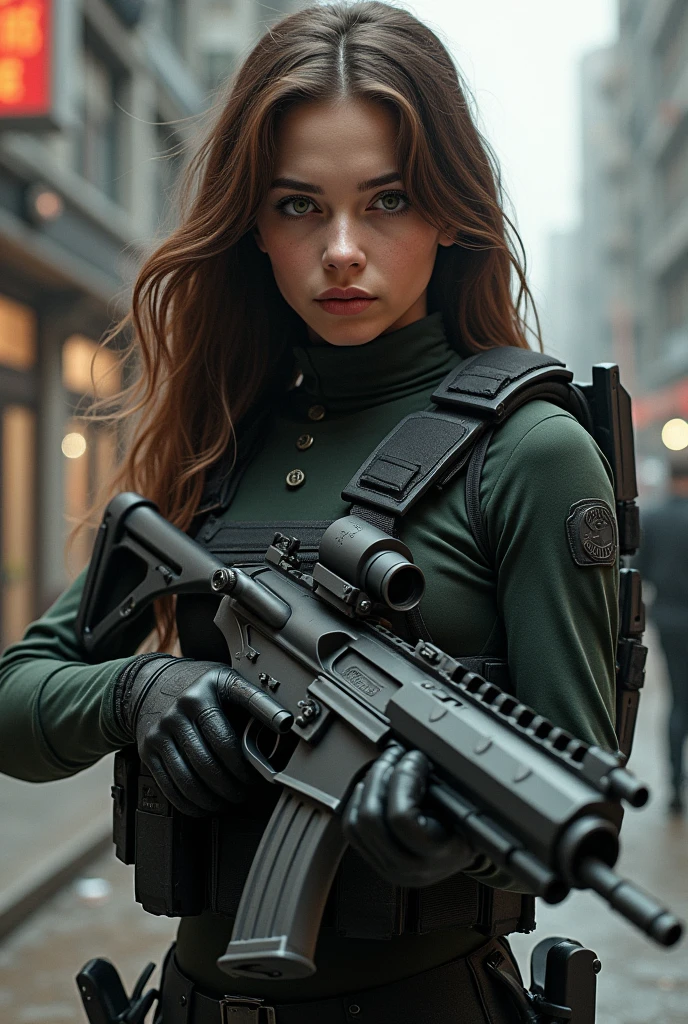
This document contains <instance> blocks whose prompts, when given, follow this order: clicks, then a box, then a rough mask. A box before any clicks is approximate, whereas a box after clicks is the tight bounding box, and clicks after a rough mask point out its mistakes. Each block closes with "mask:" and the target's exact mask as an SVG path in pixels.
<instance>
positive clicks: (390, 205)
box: [381, 196, 400, 210]
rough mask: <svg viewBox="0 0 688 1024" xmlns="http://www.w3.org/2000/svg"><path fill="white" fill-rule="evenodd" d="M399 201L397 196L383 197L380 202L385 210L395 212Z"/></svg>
mask: <svg viewBox="0 0 688 1024" xmlns="http://www.w3.org/2000/svg"><path fill="white" fill-rule="evenodd" d="M399 199H400V197H399V196H383V197H382V200H381V201H382V204H383V206H384V208H385V210H396V208H397V205H398V203H399Z"/></svg>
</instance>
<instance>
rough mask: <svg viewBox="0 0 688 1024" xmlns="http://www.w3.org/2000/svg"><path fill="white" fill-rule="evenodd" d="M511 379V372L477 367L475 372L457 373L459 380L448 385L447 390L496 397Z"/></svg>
mask: <svg viewBox="0 0 688 1024" xmlns="http://www.w3.org/2000/svg"><path fill="white" fill-rule="evenodd" d="M510 380H513V377H512V375H511V374H510V373H506V372H505V371H504V370H492V369H490V368H489V367H484V368H481V369H477V370H476V371H475V372H474V373H468V372H467V373H463V374H460V375H457V380H456V381H453V382H452V383H451V384H450V385H449V386H448V388H447V391H460V392H462V394H467V395H484V396H485V397H486V398H494V397H495V396H496V395H498V394H499V392H500V391H501V390H502V388H503V387H504V385H505V384H508V383H509V381H510Z"/></svg>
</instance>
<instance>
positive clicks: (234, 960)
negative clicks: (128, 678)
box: [77, 493, 682, 979]
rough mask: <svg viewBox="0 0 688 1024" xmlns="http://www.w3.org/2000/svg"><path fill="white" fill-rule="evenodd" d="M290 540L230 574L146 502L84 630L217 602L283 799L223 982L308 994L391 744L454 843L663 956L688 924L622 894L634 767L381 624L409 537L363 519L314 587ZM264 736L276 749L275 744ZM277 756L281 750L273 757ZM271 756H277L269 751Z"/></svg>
mask: <svg viewBox="0 0 688 1024" xmlns="http://www.w3.org/2000/svg"><path fill="white" fill-rule="evenodd" d="M298 547H299V541H298V539H297V538H290V537H287V536H285V535H283V534H280V533H277V534H276V535H275V538H274V541H273V543H272V544H271V545H270V547H269V548H268V550H267V552H266V555H265V562H264V564H263V565H259V566H250V567H245V568H244V569H240V568H227V567H226V566H225V565H224V564H223V563H222V562H220V561H219V560H218V559H216V558H215V557H214V556H212V555H211V554H210V553H209V552H208V551H206V550H205V549H204V548H203V547H202V546H201V545H200V544H198V543H197V542H196V541H194V540H192V539H191V538H189V537H188V536H187V535H186V534H184V533H183V532H182V531H180V530H178V529H177V528H176V527H174V526H173V525H172V524H171V523H169V522H168V521H167V520H166V519H164V518H163V517H162V516H161V515H160V514H159V513H158V512H157V510H156V506H155V505H154V504H153V503H152V502H150V501H147V500H146V499H145V498H142V497H141V496H140V495H137V494H133V493H123V494H119V495H117V496H116V497H115V498H113V499H112V501H111V502H110V503H109V505H108V506H107V508H106V510H105V514H104V517H103V522H102V524H101V526H100V528H99V531H98V535H97V537H96V543H95V546H94V554H93V558H92V560H91V564H90V567H89V571H88V575H87V579H86V584H85V589H84V593H83V597H82V603H81V607H80V610H79V616H78V619H77V632H78V634H79V636H80V638H81V641H82V644H83V647H84V650H85V651H86V653H87V655H91V656H92V655H94V654H95V653H96V652H97V647H98V644H99V643H100V642H102V641H103V640H104V639H105V638H106V637H108V638H109V637H112V636H113V635H115V634H116V633H117V631H118V630H119V629H121V628H122V627H123V626H124V625H125V624H126V623H128V622H129V621H130V620H131V618H132V617H133V616H136V615H137V614H138V613H139V612H141V611H142V610H143V609H144V608H145V607H146V606H147V605H148V604H150V602H151V601H152V600H153V599H154V598H156V597H160V596H161V595H163V594H174V593H195V594H215V595H218V596H221V598H222V599H221V601H220V604H219V607H218V610H217V613H216V615H215V618H214V622H215V624H216V626H217V627H218V629H220V631H221V632H222V634H223V636H224V638H225V640H226V642H227V649H228V652H229V657H230V658H231V664H232V667H233V669H234V670H235V679H234V684H233V688H232V694H231V700H232V702H233V703H235V704H236V705H237V706H240V707H242V708H244V709H245V710H247V711H248V712H249V714H250V720H249V724H248V726H247V727H246V731H245V733H244V737H243V749H244V753H245V755H246V757H247V758H248V759H249V761H250V762H251V763H252V764H253V765H254V767H255V768H256V769H257V771H258V772H260V774H261V775H262V776H263V777H264V778H265V779H268V780H269V781H270V782H273V783H276V784H278V785H279V786H280V787H281V788H282V792H281V796H280V798H279V800H278V802H277V805H276V807H275V810H274V812H273V815H272V817H271V819H270V822H269V824H268V826H267V828H266V830H265V833H264V835H263V837H262V840H261V842H260V846H259V848H258V850H257V853H256V856H255V858H254V861H253V864H252V867H251V871H250V874H249V877H248V880H247V882H246V885H245V887H244V890H243V894H242V898H241V902H240V905H239V909H238V913H237V917H236V921H235V925H234V931H233V934H232V938H231V941H230V942H229V945H228V947H227V951H226V953H225V955H224V956H222V957H221V958H220V960H219V961H218V965H219V966H220V967H221V968H222V969H223V970H224V971H226V972H227V973H228V974H230V975H232V976H238V977H241V976H251V977H254V976H258V977H265V978H270V979H275V978H299V977H305V976H307V975H309V974H311V973H313V972H314V971H315V966H314V962H313V953H314V949H315V943H316V939H317V936H318V931H319V926H320V921H321V917H322V913H323V909H324V905H325V901H326V898H327V895H328V892H329V889H330V885H331V883H332V880H333V878H334V874H335V872H336V869H337V866H338V864H339V861H340V859H341V857H342V854H343V852H344V849H345V846H346V843H345V840H344V838H343V835H342V830H341V827H340V822H339V815H340V812H341V811H342V809H343V807H344V805H345V803H346V801H347V799H348V797H349V795H350V793H351V791H352V789H353V787H354V785H355V784H356V782H357V781H358V780H359V779H360V778H361V776H362V775H363V774H364V773H365V771H366V770H367V768H368V767H369V766H370V764H371V763H372V762H373V761H374V760H375V759H376V758H377V756H378V755H379V753H380V751H381V750H383V749H384V748H385V747H386V746H387V745H388V743H389V742H391V741H395V742H398V743H401V744H402V746H404V747H406V748H417V749H419V750H422V751H423V752H424V753H425V754H426V755H427V756H428V758H429V759H430V761H431V762H432V765H433V771H432V776H431V785H430V789H429V799H430V800H431V801H432V803H433V805H434V806H435V807H436V808H437V809H438V813H439V814H440V815H441V817H442V820H443V821H444V822H445V824H447V825H448V826H449V827H452V828H455V829H456V830H457V832H461V833H462V834H464V835H465V836H466V837H467V838H468V839H469V840H470V842H471V843H472V844H473V845H474V846H475V848H476V849H477V850H478V851H481V852H482V853H484V854H486V855H487V856H488V857H489V858H490V859H491V860H492V861H493V862H494V863H495V864H496V865H498V866H500V867H503V868H505V869H506V870H507V871H509V872H510V874H511V875H512V876H513V877H514V878H515V879H517V880H518V881H519V882H520V883H523V884H524V885H525V886H526V887H528V888H529V889H530V890H531V891H533V892H534V893H535V894H536V895H538V896H541V897H542V898H543V899H544V900H545V901H546V902H548V903H558V902H560V901H561V900H563V899H564V898H565V897H566V896H567V895H568V893H569V892H570V890H571V889H572V888H579V889H592V890H594V891H595V892H597V893H598V894H599V895H600V896H602V898H603V899H604V900H605V901H606V902H607V903H608V904H609V905H610V906H611V907H612V908H614V909H615V910H617V911H618V912H619V913H620V914H621V915H622V916H623V917H625V918H626V919H627V920H628V921H630V922H631V923H633V924H634V925H635V926H636V927H638V928H639V929H640V930H641V931H643V932H644V933H645V934H646V935H648V936H649V937H650V938H652V939H653V940H654V941H655V942H657V943H659V944H661V945H664V946H671V945H673V944H674V943H676V942H678V940H679V938H680V937H681V934H682V925H681V922H680V921H679V920H678V919H677V918H676V917H675V916H674V915H673V914H672V913H671V912H670V911H669V910H667V909H665V908H664V907H662V906H661V905H660V904H659V903H658V902H657V901H656V900H655V899H654V898H653V897H652V896H650V895H648V894H646V893H645V892H643V891H642V890H641V889H639V888H638V887H637V886H636V885H635V884H634V883H632V882H630V881H627V880H624V879H622V878H621V877H620V876H619V875H618V874H617V873H616V872H615V871H614V865H615V863H616V860H617V858H618V854H619V829H620V826H621V821H622V817H623V803H624V802H625V803H628V804H629V805H630V806H632V807H642V806H643V805H644V804H645V803H646V801H647V799H648V795H649V794H648V789H647V787H646V786H645V785H643V784H642V783H641V782H639V781H638V780H637V779H636V778H635V777H634V776H633V775H632V774H631V773H630V772H628V771H627V770H626V769H625V768H624V767H623V764H624V760H625V759H624V758H623V755H620V754H613V753H609V752H607V751H604V750H602V749H601V748H599V747H597V746H590V745H588V744H586V743H584V742H582V741H580V740H578V739H576V738H574V737H573V736H571V735H570V734H569V733H567V732H566V731H565V730H564V729H561V728H559V727H558V726H555V725H553V724H552V723H551V722H549V721H547V720H546V719H545V718H543V717H542V716H541V715H538V714H537V713H536V712H535V711H533V710H532V709H531V708H528V707H526V706H525V705H523V704H521V703H520V702H519V701H518V700H517V699H516V698H515V697H512V696H511V695H509V694H507V693H505V692H504V691H502V690H500V689H499V688H498V687H497V686H495V685H494V684H492V683H489V682H487V681H486V680H485V679H483V678H482V677H481V676H479V675H477V674H476V673H474V672H470V671H467V670H466V668H465V667H464V666H463V665H462V664H461V662H460V661H459V660H457V659H455V658H452V657H450V656H449V655H447V654H445V653H444V652H443V651H441V650H440V649H439V648H437V647H436V646H434V645H433V644H431V643H428V642H425V641H419V642H418V643H417V644H416V645H415V647H413V646H411V645H409V644H407V643H406V642H405V641H403V640H402V639H401V638H399V637H398V636H397V635H395V634H394V633H392V632H391V631H390V630H389V629H387V628H386V627H385V626H383V625H382V624H381V622H380V621H379V619H380V618H382V617H383V616H384V614H385V613H386V614H389V609H392V610H393V611H397V612H400V611H401V612H404V611H408V610H410V609H412V608H414V607H415V606H416V605H418V603H419V602H420V600H421V597H422V595H423V590H424V578H423V574H422V571H421V570H420V569H419V567H418V566H416V565H414V563H413V560H412V557H411V552H410V551H409V549H408V548H407V547H406V545H404V544H403V543H402V542H401V541H400V540H398V539H395V538H392V537H389V536H388V535H387V534H385V533H383V532H382V531H380V530H378V529H377V528H375V527H374V526H371V525H369V524H368V523H367V522H365V521H363V520H362V519H359V518H357V517H355V516H346V517H344V518H342V519H338V520H337V521H336V522H334V523H332V525H331V526H330V527H329V528H328V529H327V531H326V532H325V534H324V536H323V539H322V542H321V545H320V550H319V561H318V562H317V563H316V564H315V566H314V569H313V572H312V575H308V574H306V573H304V572H302V571H301V570H300V569H299V562H298V557H297V551H298ZM266 735H267V736H268V737H269V738H270V742H269V743H267V744H266V742H265V737H266ZM271 748H272V749H271ZM266 751H270V752H269V753H267V752H266Z"/></svg>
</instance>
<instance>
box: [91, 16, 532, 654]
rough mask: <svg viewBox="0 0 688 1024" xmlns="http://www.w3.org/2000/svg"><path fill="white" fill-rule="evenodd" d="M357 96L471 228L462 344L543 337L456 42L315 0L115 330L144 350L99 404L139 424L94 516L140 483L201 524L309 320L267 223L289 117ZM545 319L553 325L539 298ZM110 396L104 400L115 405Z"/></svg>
mask: <svg viewBox="0 0 688 1024" xmlns="http://www.w3.org/2000/svg"><path fill="white" fill-rule="evenodd" d="M342 96H351V97H360V98H365V99H367V100H372V101H375V102H378V103H381V104H384V105H385V107H386V108H387V109H389V110H390V111H391V112H392V114H393V116H394V117H395V119H396V124H397V156H398V160H399V166H400V168H401V169H402V174H403V180H404V187H405V190H406V191H407V192H408V195H409V198H410V201H411V204H412V205H413V206H415V208H416V209H417V210H418V211H419V212H420V214H421V215H422V216H423V217H425V219H426V220H427V221H428V222H430V223H431V224H432V225H433V226H435V227H440V228H442V230H443V231H445V232H447V233H448V234H450V235H451V237H453V238H454V239H455V244H454V245H453V246H451V247H447V248H445V247H440V248H439V251H438V253H437V259H436V263H435V268H434V272H433V274H432V278H431V280H430V285H429V289H428V312H429V313H432V312H435V311H437V310H439V311H440V312H441V313H442V316H443V321H444V326H445V330H446V334H447V338H448V341H449V343H450V344H451V345H452V346H453V347H454V348H455V349H456V351H457V352H459V353H461V354H463V355H468V354H470V353H472V352H476V351H479V350H481V349H486V348H491V347H493V346H498V345H515V346H519V347H523V348H527V347H528V341H527V335H528V332H529V328H528V326H527V323H526V319H527V316H528V310H529V308H532V309H533V311H534V306H533V304H532V297H531V295H530V292H529V290H528V286H527V284H526V278H525V254H524V252H523V246H522V244H521V241H520V238H519V237H518V234H517V232H516V230H515V228H514V227H513V225H512V223H511V221H510V220H509V219H508V217H507V216H506V214H505V211H504V198H503V194H502V189H501V183H500V179H499V171H498V168H497V164H496V160H495V158H494V156H493V154H492V152H491V150H490V148H489V146H488V145H487V144H486V142H485V140H484V139H483V138H482V137H481V135H480V133H479V131H478V129H477V127H476V125H475V123H474V119H473V117H472V113H471V109H470V106H469V102H468V99H467V91H466V89H465V87H464V86H463V84H462V81H461V78H460V75H459V72H458V71H457V69H456V67H455V65H454V63H453V61H452V58H451V57H450V55H449V53H448V52H447V50H446V48H445V47H444V45H443V44H442V42H441V41H440V40H439V39H438V37H437V36H436V35H435V34H434V33H433V32H432V31H431V30H430V29H429V28H428V27H427V26H426V25H424V24H423V23H422V22H420V21H418V19H417V18H415V17H414V16H413V15H411V14H410V13H408V12H407V11H405V10H403V9H400V8H397V7H394V6H392V5H391V4H387V3H381V2H378V0H361V2H353V3H351V2H348V3H347V2H341V0H339V2H335V3H328V4H323V5H316V6H311V7H308V8H305V9H302V10H300V11H298V12H297V13H295V14H292V15H290V16H289V17H286V18H284V19H283V20H282V21H280V22H279V23H278V24H276V25H274V26H272V27H271V28H270V30H269V31H268V32H267V33H266V34H265V35H264V36H263V37H262V39H260V41H259V42H258V43H257V45H256V46H255V47H254V49H253V50H252V51H251V53H250V54H249V55H248V57H247V58H246V60H245V61H244V63H243V64H242V66H241V67H240V69H239V70H238V72H237V74H236V76H235V77H234V79H233V80H232V82H231V83H229V85H228V89H227V92H226V95H224V96H223V97H222V98H221V102H219V103H218V109H217V112H216V115H215V117H214V121H213V123H212V127H211V128H210V130H209V131H208V132H207V134H206V137H205V139H204V140H203V141H202V143H201V145H200V147H199V148H198V150H197V152H196V154H195V156H194V157H193V159H192V160H191V162H190V164H189V166H188V169H187V172H186V175H185V178H184V182H183V187H182V191H181V193H180V203H181V211H182V212H181V219H180V223H179V226H178V227H177V228H176V229H175V230H174V231H173V232H172V234H171V235H170V236H169V237H168V238H166V239H165V240H164V241H163V242H162V244H160V245H159V246H158V248H157V249H156V250H155V251H154V252H153V253H152V255H150V256H149V257H148V258H147V259H146V261H145V263H144V264H143V266H142V267H141V270H140V272H139V274H138V277H137V279H136V282H135V285H134V289H133V296H132V301H131V308H130V311H129V312H128V314H127V315H126V317H125V318H124V319H123V320H122V321H121V322H120V323H119V324H118V325H117V326H116V327H115V328H114V329H113V331H111V332H110V333H109V335H108V336H107V337H106V339H105V343H108V342H109V341H112V340H113V339H114V338H115V337H117V336H120V337H121V336H122V332H123V331H124V332H125V333H126V331H127V330H128V331H129V333H130V339H129V344H128V345H127V346H126V348H125V349H124V351H123V355H122V363H123V364H126V365H131V359H132V357H134V359H135V361H136V364H137V366H138V370H137V373H136V376H135V379H134V380H133V382H132V383H131V384H130V385H129V386H128V387H127V388H126V389H125V390H123V391H122V392H121V394H120V395H119V401H118V403H117V408H116V410H115V411H114V412H113V411H112V406H111V405H110V406H109V409H108V410H105V412H103V407H102V405H100V415H101V419H102V418H106V419H109V420H110V421H115V422H120V423H121V422H122V421H125V420H126V422H127V424H130V425H133V427H132V429H131V430H130V432H129V433H130V437H129V439H128V441H127V443H126V450H125V455H124V457H123V459H122V461H121V463H120V464H119V465H118V467H117V470H116V472H115V473H114V475H113V477H112V479H111V480H110V482H109V487H108V491H107V494H104V493H103V494H101V495H99V496H97V497H96V500H95V502H94V504H93V506H92V507H91V509H90V510H89V513H88V517H87V519H86V520H85V521H84V523H82V524H81V525H84V524H85V522H90V523H93V521H94V517H95V516H96V515H97V514H98V511H99V509H102V505H103V502H104V501H105V499H106V497H107V496H108V494H112V493H115V492H116V491H118V490H135V491H138V492H140V493H142V494H144V495H146V497H148V498H151V499H152V500H153V501H155V502H156V503H157V505H158V506H159V508H160V511H161V512H162V514H163V515H165V516H166V517H167V518H168V519H170V520H171V521H172V522H173V523H175V524H176V525H177V526H178V527H180V528H181V529H188V528H189V527H190V525H191V524H192V521H193V517H194V512H195V511H196V509H197V507H198V505H199V501H200V499H201V494H202V490H203V484H204V480H205V477H206V473H207V470H208V469H209V467H210V466H212V464H213V463H214V462H216V460H217V459H218V458H219V457H220V456H221V455H223V453H225V452H226V451H227V450H229V451H230V453H232V452H234V453H235V451H236V436H235V428H236V427H237V425H238V424H240V423H241V421H242V418H243V417H244V416H245V415H246V413H247V412H248V411H249V410H250V409H252V408H254V407H255V406H256V404H257V403H261V402H265V401H269V396H270V394H271V392H272V393H274V390H275V389H277V390H279V389H280V388H281V389H284V388H286V387H287V386H288V384H289V382H290V379H291V376H292V373H293V365H292V360H291V358H290V351H291V345H292V343H293V341H294V340H295V339H296V338H298V337H303V332H304V325H303V322H302V321H301V320H300V318H299V317H298V316H297V315H296V314H295V313H294V312H293V311H292V310H291V308H290V307H289V306H288V305H287V303H286V302H285V300H284V299H283V298H282V296H281V294H280V292H279V291H278V289H277V286H276V284H275V280H274V277H273V274H272V270H271V267H270V262H269V259H268V257H267V255H265V254H263V253H261V252H260V250H259V249H258V247H257V245H256V242H255V239H254V238H253V235H252V233H251V228H252V227H253V225H254V223H255V218H256V213H257V211H258V208H259V206H260V204H261V203H262V201H263V199H264V198H265V196H266V194H267V192H268V189H269V186H270V183H271V180H272V176H273V168H274V161H275V139H276V134H277V126H278V122H279V119H280V117H281V116H282V115H283V114H284V112H285V111H286V110H287V109H289V108H290V107H292V106H293V105H294V104H297V103H303V102H306V101H314V100H330V99H335V98H340V97H342ZM534 324H535V334H536V336H537V337H538V338H539V328H538V323H537V314H536V313H535V315H534ZM93 408H94V410H95V414H96V415H98V409H99V403H96V405H95V406H94V407H93ZM78 528H79V527H77V529H78ZM74 532H76V531H74ZM173 614H174V613H173V605H172V603H171V602H170V601H167V603H166V604H165V603H163V602H161V603H159V606H158V607H156V621H157V626H158V634H159V636H160V638H161V639H160V645H161V646H162V647H166V646H167V645H168V643H169V641H170V639H171V638H172V637H173V635H174V621H173Z"/></svg>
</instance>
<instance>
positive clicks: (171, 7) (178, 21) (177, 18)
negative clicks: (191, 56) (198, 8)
mask: <svg viewBox="0 0 688 1024" xmlns="http://www.w3.org/2000/svg"><path fill="white" fill-rule="evenodd" d="M185 14H186V11H185V6H184V0H162V4H161V7H160V19H161V28H162V30H163V32H164V33H165V35H166V36H167V38H168V39H169V40H170V42H171V43H172V44H173V46H174V47H175V48H176V49H177V50H178V51H179V53H181V54H183V53H184V52H185V48H186V47H185V42H186V40H185V36H186V32H185V24H184V21H185Z"/></svg>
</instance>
